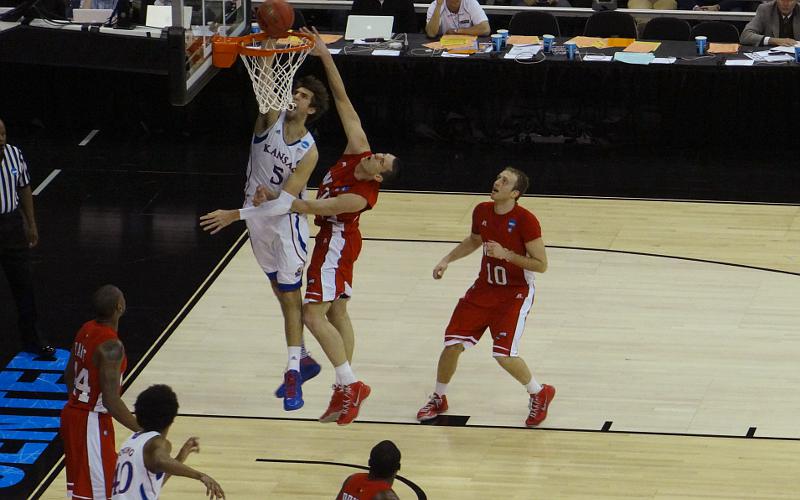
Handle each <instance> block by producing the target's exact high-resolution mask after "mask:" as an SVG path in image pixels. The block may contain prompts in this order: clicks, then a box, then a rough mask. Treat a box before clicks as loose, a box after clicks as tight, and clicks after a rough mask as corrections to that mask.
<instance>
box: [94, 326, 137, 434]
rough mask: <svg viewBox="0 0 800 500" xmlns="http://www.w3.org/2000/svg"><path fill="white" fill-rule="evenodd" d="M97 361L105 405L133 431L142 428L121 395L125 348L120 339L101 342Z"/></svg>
mask: <svg viewBox="0 0 800 500" xmlns="http://www.w3.org/2000/svg"><path fill="white" fill-rule="evenodd" d="M95 356H96V359H95V363H97V366H98V367H99V369H100V391H101V392H102V394H103V406H105V407H106V409H107V410H108V413H110V414H111V416H112V417H113V418H114V420H116V421H117V422H119V423H121V424H122V425H124V426H125V427H127V428H128V429H130V430H132V431H133V432H139V431H140V430H142V428H141V427H140V426H139V423H138V422H137V421H136V417H134V416H133V414H132V413H131V411H130V410H129V409H128V407H127V406H126V405H125V402H124V401H122V398H121V397H120V395H119V374H120V368H121V367H122V358H123V357H124V356H125V348H124V347H123V346H122V342H120V341H118V340H109V341H106V342H103V343H102V344H100V347H99V348H98V349H97V351H96V352H95Z"/></svg>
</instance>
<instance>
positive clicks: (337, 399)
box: [319, 385, 344, 424]
mask: <svg viewBox="0 0 800 500" xmlns="http://www.w3.org/2000/svg"><path fill="white" fill-rule="evenodd" d="M332 388H333V395H332V396H331V402H330V403H328V409H327V410H325V413H323V414H322V416H321V417H319V421H320V422H322V423H323V424H328V423H330V422H336V420H337V419H338V418H339V413H341V412H342V403H343V402H344V387H342V386H341V385H334V386H333V387H332Z"/></svg>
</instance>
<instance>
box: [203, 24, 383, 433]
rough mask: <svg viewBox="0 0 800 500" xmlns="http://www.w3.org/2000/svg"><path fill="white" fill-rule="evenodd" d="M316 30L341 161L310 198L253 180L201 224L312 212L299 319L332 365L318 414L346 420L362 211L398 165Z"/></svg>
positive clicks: (357, 397)
mask: <svg viewBox="0 0 800 500" xmlns="http://www.w3.org/2000/svg"><path fill="white" fill-rule="evenodd" d="M305 33H307V34H309V35H313V36H314V37H315V38H316V44H315V46H314V52H313V53H314V54H315V55H317V56H319V58H320V59H321V60H322V65H323V66H324V67H325V73H326V75H327V76H328V85H329V87H330V90H331V95H332V96H333V101H334V103H335V104H336V111H338V113H339V118H340V119H341V121H342V127H343V128H344V132H345V135H346V136H347V146H346V147H345V150H344V153H343V154H342V157H341V158H340V159H339V161H337V162H336V164H335V165H334V166H333V167H331V168H330V170H329V171H328V173H327V175H325V178H324V179H323V181H322V184H321V185H320V188H319V191H318V192H317V199H316V200H301V199H295V197H294V196H292V195H291V194H289V193H287V192H286V191H282V192H281V193H280V195H279V196H278V198H277V199H274V200H271V201H266V200H267V198H268V196H267V194H266V190H265V189H264V188H259V190H258V192H257V193H256V197H255V198H254V205H258V206H255V207H252V208H244V209H241V210H215V211H213V212H210V213H208V214H206V215H204V216H202V217H200V225H201V226H202V227H203V229H204V230H206V231H211V233H212V234H213V233H216V232H217V231H219V230H220V229H222V228H224V227H225V226H227V225H228V224H231V223H232V222H234V221H236V220H239V219H245V220H246V219H249V218H251V217H259V216H265V215H277V214H280V213H286V212H287V211H289V210H291V211H293V212H299V213H309V214H314V215H316V216H317V217H316V220H315V222H316V224H317V225H318V226H319V227H320V229H319V232H318V233H317V236H316V239H315V245H314V254H313V255H312V257H311V263H310V264H309V267H308V271H307V272H306V279H307V287H306V294H305V298H304V305H303V323H304V324H305V325H306V326H307V327H308V329H309V330H311V333H312V334H314V337H315V338H316V339H317V341H319V343H320V345H321V346H322V349H323V350H324V351H325V354H326V355H327V356H328V359H329V360H330V361H331V363H332V364H333V366H334V370H335V372H336V382H335V384H334V386H333V396H332V397H331V401H330V404H329V406H328V409H327V410H326V411H325V413H323V415H322V416H321V417H320V418H319V420H320V422H333V421H336V422H337V423H338V424H339V425H346V424H349V423H350V422H352V421H353V420H354V419H355V418H356V417H357V416H358V411H359V408H360V406H361V402H362V401H364V399H366V398H367V396H369V393H370V388H369V386H368V385H366V384H365V383H363V382H361V381H359V380H358V379H357V378H356V376H355V375H354V374H353V370H352V368H351V367H350V362H351V361H352V359H353V345H354V334H353V326H352V324H351V322H350V316H349V314H348V313H347V300H348V299H349V298H350V297H351V296H352V285H353V265H354V264H355V261H356V259H357V258H358V254H359V253H360V252H361V232H360V231H359V229H358V220H359V217H360V216H361V213H362V212H364V211H366V210H369V209H371V208H372V207H373V206H375V203H376V202H377V200H378V189H379V188H380V185H381V183H382V182H384V181H386V180H387V179H389V178H390V177H392V176H394V175H395V174H396V173H397V169H398V160H397V158H396V157H395V156H394V155H391V154H388V153H372V152H371V148H370V145H369V141H368V140H367V135H366V133H365V132H364V129H363V128H362V127H361V119H360V118H359V117H358V113H356V110H355V108H353V104H352V103H351V102H350V98H349V97H348V96H347V91H346V89H345V87H344V82H343V81H342V77H341V75H340V74H339V70H338V69H336V64H335V63H334V61H333V57H332V56H331V53H330V51H328V48H327V47H326V46H325V42H323V41H322V39H321V38H320V37H319V33H317V32H316V30H315V31H314V32H313V33H312V32H311V31H308V30H305Z"/></svg>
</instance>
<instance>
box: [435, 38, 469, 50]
mask: <svg viewBox="0 0 800 500" xmlns="http://www.w3.org/2000/svg"><path fill="white" fill-rule="evenodd" d="M476 38H477V37H474V36H471V35H444V36H443V37H442V38H440V39H439V43H440V44H442V47H445V48H450V47H464V46H466V45H472V44H474V43H475V39H476ZM431 48H432V47H431Z"/></svg>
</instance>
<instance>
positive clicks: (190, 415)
mask: <svg viewBox="0 0 800 500" xmlns="http://www.w3.org/2000/svg"><path fill="white" fill-rule="evenodd" d="M178 417H185V418H217V419H223V418H230V419H235V420H269V421H278V422H316V423H319V421H318V420H317V419H316V418H299V417H295V418H292V417H264V416H257V415H215V414H208V415H207V414H202V413H178ZM608 422H609V421H604V423H603V427H602V428H600V429H576V428H569V427H516V426H513V425H489V424H474V425H464V426H458V427H457V428H458V429H469V428H474V429H509V430H515V431H524V432H530V431H555V432H579V433H589V434H620V435H629V434H630V435H643V436H665V437H693V438H713V439H750V440H752V439H755V440H759V439H760V440H764V441H800V437H789V436H756V435H755V429H757V427H755V426H753V427H748V429H747V432H746V434H743V435H741V436H739V435H736V434H710V433H691V432H658V431H632V430H613V429H611V428H610V426H608V427H609V428H605V427H606V423H608ZM355 423H358V424H370V425H403V426H416V427H443V428H445V427H446V428H448V429H451V428H453V427H451V426H436V425H431V424H422V423H420V422H386V421H383V420H356V421H355ZM320 425H323V424H320Z"/></svg>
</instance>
